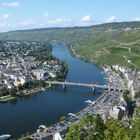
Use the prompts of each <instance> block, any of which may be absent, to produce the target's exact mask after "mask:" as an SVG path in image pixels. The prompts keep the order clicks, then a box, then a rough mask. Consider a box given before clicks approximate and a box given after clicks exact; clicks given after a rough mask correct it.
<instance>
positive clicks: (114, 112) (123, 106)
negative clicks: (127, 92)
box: [110, 96, 128, 120]
mask: <svg viewBox="0 0 140 140" xmlns="http://www.w3.org/2000/svg"><path fill="white" fill-rule="evenodd" d="M127 115H128V105H127V102H126V101H125V100H124V98H123V97H122V96H121V97H120V101H119V103H118V104H117V105H115V106H113V107H112V108H111V109H110V116H111V117H112V118H114V119H118V120H120V119H122V118H123V117H127Z"/></svg>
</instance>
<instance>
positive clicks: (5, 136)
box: [0, 134, 11, 140]
mask: <svg viewBox="0 0 140 140" xmlns="http://www.w3.org/2000/svg"><path fill="white" fill-rule="evenodd" d="M10 138H11V135H10V134H3V135H0V140H9V139H10Z"/></svg>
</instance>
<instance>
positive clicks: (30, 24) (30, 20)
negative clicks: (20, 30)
mask: <svg viewBox="0 0 140 140" xmlns="http://www.w3.org/2000/svg"><path fill="white" fill-rule="evenodd" d="M19 24H20V25H21V26H32V25H35V24H36V21H35V20H33V19H29V20H28V21H24V22H21V23H19Z"/></svg>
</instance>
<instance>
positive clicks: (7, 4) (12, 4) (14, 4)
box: [1, 1, 19, 7]
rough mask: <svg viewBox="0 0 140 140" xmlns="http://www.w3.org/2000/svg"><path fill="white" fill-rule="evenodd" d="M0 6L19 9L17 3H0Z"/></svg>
mask: <svg viewBox="0 0 140 140" xmlns="http://www.w3.org/2000/svg"><path fill="white" fill-rule="evenodd" d="M1 6H3V7H19V2H16V1H15V2H11V3H2V4H1Z"/></svg>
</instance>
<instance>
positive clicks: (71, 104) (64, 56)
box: [0, 45, 106, 138]
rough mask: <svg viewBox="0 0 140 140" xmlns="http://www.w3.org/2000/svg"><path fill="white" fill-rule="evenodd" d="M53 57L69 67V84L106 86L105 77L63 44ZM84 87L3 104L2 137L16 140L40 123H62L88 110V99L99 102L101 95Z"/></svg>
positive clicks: (55, 90)
mask: <svg viewBox="0 0 140 140" xmlns="http://www.w3.org/2000/svg"><path fill="white" fill-rule="evenodd" d="M52 53H53V55H54V56H56V57H57V58H59V59H61V60H64V61H66V62H67V64H68V74H67V76H66V80H67V81H72V82H86V83H91V82H93V83H98V84H105V83H106V81H105V80H104V77H105V75H104V74H103V73H102V70H101V69H100V68H98V67H97V66H96V65H94V64H90V63H88V62H84V61H82V60H80V59H78V58H74V57H72V56H71V55H70V53H69V51H68V49H67V48H66V47H64V46H63V45H53V52H52ZM99 91H100V90H99V89H97V90H96V93H93V92H92V89H91V88H84V87H75V86H71V87H67V88H66V90H63V88H62V87H55V88H53V89H52V90H48V91H44V92H41V93H39V94H35V95H31V96H28V97H23V98H20V99H18V100H17V101H16V102H11V103H4V104H0V134H1V133H10V134H12V136H13V137H14V138H17V137H20V136H21V135H22V134H25V133H27V132H34V131H35V130H36V129H37V127H38V126H39V125H40V124H45V125H47V126H49V125H52V124H53V123H55V122H57V121H59V119H60V118H61V116H65V115H67V114H68V113H69V112H71V113H76V112H79V111H80V110H81V109H83V108H84V107H86V104H85V103H84V102H85V101H86V100H96V99H97V98H98V97H99V96H100V95H101V93H98V92H99Z"/></svg>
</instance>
